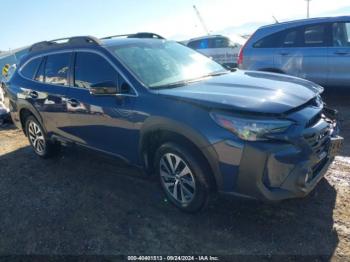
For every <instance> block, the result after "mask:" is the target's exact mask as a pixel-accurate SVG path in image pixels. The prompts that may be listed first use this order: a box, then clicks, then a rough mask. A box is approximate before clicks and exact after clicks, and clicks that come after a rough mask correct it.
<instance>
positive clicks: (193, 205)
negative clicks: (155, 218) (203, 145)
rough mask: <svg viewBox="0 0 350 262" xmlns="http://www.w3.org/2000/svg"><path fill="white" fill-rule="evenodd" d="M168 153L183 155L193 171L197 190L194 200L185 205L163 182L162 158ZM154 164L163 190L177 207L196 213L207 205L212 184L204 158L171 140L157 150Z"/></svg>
mask: <svg viewBox="0 0 350 262" xmlns="http://www.w3.org/2000/svg"><path fill="white" fill-rule="evenodd" d="M166 153H173V154H176V155H178V156H179V157H181V158H182V159H183V160H184V161H185V163H186V164H187V165H188V167H189V168H190V170H191V171H192V174H193V176H194V179H195V185H196V192H195V195H194V198H193V199H192V201H191V202H190V203H189V204H187V205H183V204H181V203H179V202H178V201H176V200H175V199H174V198H173V196H172V195H171V194H170V193H169V192H168V191H167V190H166V189H165V187H164V185H163V183H162V178H161V176H160V172H159V168H160V159H161V158H162V156H163V155H164V154H166ZM154 166H155V168H156V175H157V176H158V179H159V183H160V185H161V187H162V189H163V192H164V193H165V195H166V196H167V198H168V199H169V200H170V201H171V203H173V204H174V205H175V206H176V207H178V208H179V209H181V210H182V211H185V212H190V213H194V212H197V211H199V210H201V209H203V208H204V207H205V206H206V204H207V202H208V197H209V186H210V185H209V179H208V178H207V175H206V172H209V170H205V169H204V167H205V165H203V163H202V160H201V159H199V158H198V157H197V156H196V154H195V153H194V152H192V151H191V150H190V149H188V148H186V147H185V146H182V145H178V144H175V143H171V142H169V143H165V144H163V145H162V146H160V147H159V148H158V150H157V152H156V156H155V163H154Z"/></svg>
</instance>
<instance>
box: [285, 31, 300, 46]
mask: <svg viewBox="0 0 350 262" xmlns="http://www.w3.org/2000/svg"><path fill="white" fill-rule="evenodd" d="M297 40H298V31H289V32H287V33H286V34H285V35H284V37H283V46H285V47H288V46H296V45H297Z"/></svg>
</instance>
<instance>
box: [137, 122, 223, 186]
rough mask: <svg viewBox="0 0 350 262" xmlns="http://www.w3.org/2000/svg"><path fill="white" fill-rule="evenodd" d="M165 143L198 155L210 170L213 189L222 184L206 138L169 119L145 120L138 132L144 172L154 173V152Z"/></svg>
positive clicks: (215, 157) (214, 157) (214, 154)
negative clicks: (182, 147)
mask: <svg viewBox="0 0 350 262" xmlns="http://www.w3.org/2000/svg"><path fill="white" fill-rule="evenodd" d="M165 142H175V143H179V144H180V145H183V146H185V147H189V148H190V149H191V150H192V151H194V152H196V153H198V156H199V157H200V158H201V159H202V160H203V161H205V162H204V163H205V164H206V165H207V168H208V169H209V170H210V173H211V179H212V181H211V182H212V184H213V188H215V189H217V187H218V186H220V185H221V184H222V178H221V176H220V173H219V167H218V164H217V161H216V159H217V156H216V152H215V151H214V149H213V148H212V147H211V145H210V143H209V141H207V140H206V138H205V137H204V136H203V135H201V134H200V133H198V132H197V131H195V130H194V129H193V128H191V127H189V126H187V125H185V124H183V123H180V122H177V121H174V120H170V119H165V118H162V117H155V118H152V119H148V120H146V122H145V123H144V126H143V128H142V129H141V132H140V141H139V155H140V159H141V161H142V165H143V166H144V168H145V170H146V172H147V173H148V174H149V175H151V174H153V173H154V165H153V164H154V157H155V152H156V150H157V149H158V147H159V146H160V145H162V144H163V143H165Z"/></svg>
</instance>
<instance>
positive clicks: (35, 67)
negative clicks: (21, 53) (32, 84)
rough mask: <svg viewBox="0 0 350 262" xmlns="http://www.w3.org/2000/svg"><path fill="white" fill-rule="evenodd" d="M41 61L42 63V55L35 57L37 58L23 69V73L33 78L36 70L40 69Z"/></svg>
mask: <svg viewBox="0 0 350 262" xmlns="http://www.w3.org/2000/svg"><path fill="white" fill-rule="evenodd" d="M40 63H41V57H39V58H35V59H33V60H31V61H29V62H28V63H27V64H26V65H25V66H24V67H23V68H22V69H21V74H22V75H23V76H24V77H26V78H28V79H33V78H34V75H35V73H36V71H37V70H38V67H39V65H40Z"/></svg>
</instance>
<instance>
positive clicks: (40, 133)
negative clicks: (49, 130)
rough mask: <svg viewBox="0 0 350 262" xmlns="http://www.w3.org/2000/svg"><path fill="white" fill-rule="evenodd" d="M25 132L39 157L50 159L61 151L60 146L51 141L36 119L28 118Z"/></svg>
mask: <svg viewBox="0 0 350 262" xmlns="http://www.w3.org/2000/svg"><path fill="white" fill-rule="evenodd" d="M25 132H26V134H27V137H28V140H29V143H30V145H31V146H32V148H33V150H34V152H35V153H36V154H37V155H38V156H40V157H42V158H49V157H51V156H53V155H54V154H56V153H57V152H58V151H59V148H58V145H57V144H53V143H52V142H51V141H49V139H48V138H47V135H46V133H45V131H44V129H43V128H42V126H41V125H40V123H39V122H38V121H37V120H36V119H35V117H33V116H29V117H27V119H26V124H25Z"/></svg>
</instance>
